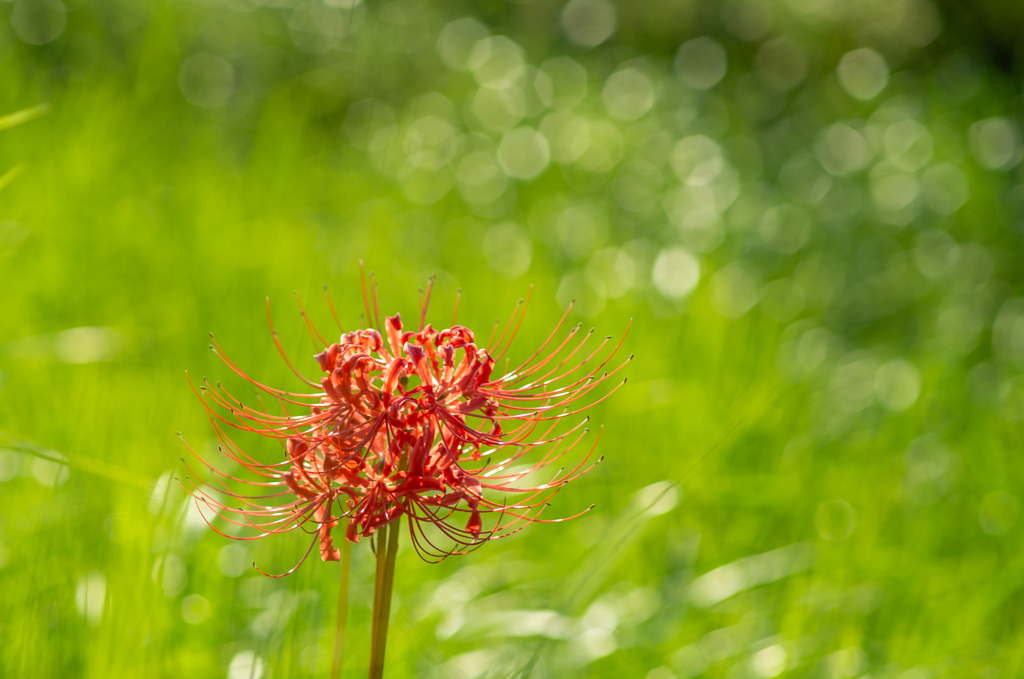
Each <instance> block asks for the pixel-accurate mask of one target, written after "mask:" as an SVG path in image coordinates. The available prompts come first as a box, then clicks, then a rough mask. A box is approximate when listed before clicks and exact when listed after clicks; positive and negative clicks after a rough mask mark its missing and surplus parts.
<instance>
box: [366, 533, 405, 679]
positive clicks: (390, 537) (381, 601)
mask: <svg viewBox="0 0 1024 679" xmlns="http://www.w3.org/2000/svg"><path fill="white" fill-rule="evenodd" d="M400 530H401V524H399V523H397V522H395V523H392V524H390V525H387V526H384V527H383V528H381V529H380V531H378V537H377V580H376V585H375V587H374V591H373V631H372V637H373V638H372V641H371V643H370V649H371V650H370V654H371V655H370V679H381V678H382V677H383V676H384V653H385V650H386V647H387V642H388V622H389V621H390V619H391V593H392V591H393V589H394V582H395V557H396V555H397V554H398V533H399V531H400Z"/></svg>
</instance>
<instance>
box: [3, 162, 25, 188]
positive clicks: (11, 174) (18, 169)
mask: <svg viewBox="0 0 1024 679" xmlns="http://www.w3.org/2000/svg"><path fill="white" fill-rule="evenodd" d="M24 170H25V163H18V164H17V165H15V166H14V167H12V168H11V169H10V170H8V171H7V172H4V173H3V175H0V191H3V190H4V189H5V188H7V185H8V184H10V183H11V182H13V181H14V180H15V179H17V178H18V175H20V174H21V173H22V172H23V171H24Z"/></svg>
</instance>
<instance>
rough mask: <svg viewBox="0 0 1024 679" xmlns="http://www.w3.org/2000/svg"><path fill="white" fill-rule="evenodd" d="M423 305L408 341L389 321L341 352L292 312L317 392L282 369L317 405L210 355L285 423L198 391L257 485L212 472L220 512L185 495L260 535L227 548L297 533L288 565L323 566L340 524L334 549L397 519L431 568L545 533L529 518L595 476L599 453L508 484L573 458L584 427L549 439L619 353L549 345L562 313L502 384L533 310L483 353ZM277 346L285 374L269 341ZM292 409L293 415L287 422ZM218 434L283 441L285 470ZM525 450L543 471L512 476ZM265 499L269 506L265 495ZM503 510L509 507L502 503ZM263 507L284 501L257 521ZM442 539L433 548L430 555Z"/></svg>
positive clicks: (576, 340)
mask: <svg viewBox="0 0 1024 679" xmlns="http://www.w3.org/2000/svg"><path fill="white" fill-rule="evenodd" d="M325 292H326V288H325ZM429 298H430V286H428V289H427V292H426V295H425V297H424V302H423V304H422V305H421V313H420V323H419V328H418V330H416V331H411V330H406V329H405V327H404V325H403V323H402V320H401V317H400V316H399V315H398V314H396V315H394V316H390V317H388V318H387V319H386V320H385V322H384V324H383V328H384V331H385V334H384V335H381V333H380V332H378V331H377V330H375V329H373V328H369V329H363V330H357V331H355V332H350V333H343V334H342V335H341V338H340V341H338V342H336V343H328V342H326V341H324V339H323V337H322V336H321V335H320V334H319V332H317V330H316V328H314V327H313V325H312V323H310V322H309V320H308V318H307V317H306V314H305V312H303V318H304V319H305V320H306V327H307V329H308V331H309V334H310V337H311V338H312V339H313V341H314V342H315V343H316V344H318V345H319V346H321V347H322V348H323V350H322V351H321V352H320V353H318V354H317V355H316V356H315V357H314V358H315V359H316V361H317V364H318V365H319V368H320V370H321V373H322V375H323V376H322V377H321V378H320V381H319V383H318V382H314V381H311V380H308V379H306V378H305V377H303V376H302V375H301V374H300V373H299V372H298V371H296V370H295V368H294V367H292V370H293V371H294V372H295V373H296V375H298V376H299V377H300V379H302V380H303V381H304V382H305V383H306V384H307V385H309V386H310V387H312V388H313V390H314V392H313V393H294V392H285V391H280V390H277V389H273V388H271V387H268V386H265V385H263V384H260V383H258V382H256V381H255V380H253V379H252V378H250V377H248V376H247V375H246V374H245V373H244V372H242V371H241V370H240V369H239V368H238V367H237V366H236V365H235V364H234V363H233V362H232V361H231V360H230V359H229V358H228V357H227V356H226V355H225V354H224V352H223V351H222V350H221V349H220V346H219V345H216V342H215V343H214V346H213V348H214V350H215V351H216V352H217V353H218V355H219V356H220V357H221V358H222V359H223V360H224V362H225V363H226V364H227V365H228V366H229V367H230V368H231V369H232V370H234V371H235V372H236V373H238V374H239V375H241V376H242V377H243V378H245V379H246V380H248V381H249V382H250V383H252V384H253V385H255V386H256V387H257V388H259V389H260V390H262V391H263V392H265V393H266V394H267V395H268V396H271V397H273V398H274V399H275V400H276V401H277V402H278V403H279V404H280V406H281V410H282V414H280V415H273V414H270V413H269V412H267V411H266V409H263V408H260V409H254V408H250V407H248V406H246V405H244V404H243V403H242V402H241V401H239V400H238V399H236V398H235V397H234V396H232V395H231V394H230V393H228V391H227V390H226V389H224V388H223V387H222V386H221V385H220V384H218V385H217V386H216V387H210V386H209V385H204V386H203V387H201V390H202V392H201V393H199V392H197V393H199V396H200V398H201V399H202V400H203V403H204V404H205V405H206V408H207V411H208V414H209V419H210V422H211V424H212V426H213V428H214V431H215V432H216V434H217V436H218V438H219V439H220V441H221V442H222V447H221V450H222V451H223V452H224V453H225V454H226V455H227V456H228V457H230V458H231V459H232V460H234V461H235V462H237V463H239V464H240V465H242V466H243V467H244V468H245V469H247V470H248V471H249V472H251V473H252V474H253V475H255V477H257V480H255V481H250V480H242V479H240V478H237V477H235V476H231V475H228V474H226V473H223V472H220V471H218V470H216V469H214V468H213V467H212V466H210V465H208V464H207V465H206V466H207V467H209V468H210V470H211V471H212V472H214V479H215V483H216V485H215V486H214V485H212V484H207V485H209V486H210V487H212V488H214V489H215V490H217V491H219V492H221V493H223V494H225V495H226V496H227V497H228V498H231V501H230V502H229V501H224V502H221V501H216V500H214V499H213V497H212V496H211V494H210V493H206V492H203V491H202V490H200V489H199V488H198V487H197V486H193V487H192V488H191V492H192V493H193V496H194V497H195V498H196V501H197V503H200V502H201V503H202V504H205V505H206V507H208V508H209V509H211V510H212V511H213V512H215V513H216V514H217V515H219V516H220V517H221V518H223V519H224V520H225V521H227V522H229V523H232V524H235V525H238V526H246V527H249V528H251V529H254V530H255V533H256V534H255V535H251V536H246V537H241V538H237V539H259V538H262V537H265V536H267V535H271V534H274V533H280V532H284V531H288V530H292V529H294V528H298V527H302V528H304V529H306V530H307V531H310V532H315V533H316V534H317V537H316V538H315V539H314V541H313V543H312V544H310V548H309V549H308V550H307V551H306V555H305V556H303V558H302V560H301V561H300V562H299V564H298V565H301V563H302V562H303V561H305V558H306V556H308V555H309V553H310V552H311V551H312V548H313V546H314V545H315V544H319V545H320V556H321V558H322V559H323V560H325V561H330V560H337V559H338V550H337V549H336V548H335V547H334V542H333V536H332V531H333V529H334V528H335V527H336V526H337V525H338V524H339V522H341V521H344V522H346V524H347V525H346V529H345V538H347V539H348V540H351V541H353V542H358V541H359V539H360V537H365V536H369V535H370V534H371V533H373V532H374V531H375V530H377V529H378V528H380V527H381V526H383V525H386V524H389V523H391V522H393V521H396V520H401V519H402V518H403V517H404V519H405V520H406V521H407V523H408V526H409V532H410V535H411V536H412V539H413V543H414V545H415V547H416V550H417V552H418V553H419V554H420V556H421V557H423V558H424V559H427V560H440V559H443V558H444V557H446V556H449V555H451V554H461V553H465V552H466V551H467V550H469V549H472V548H475V547H478V546H480V545H481V544H483V543H484V542H486V541H488V540H493V539H497V538H500V537H505V536H507V535H510V534H512V533H514V532H516V531H518V530H521V529H522V528H523V527H525V526H526V525H528V524H530V523H535V522H543V523H548V522H552V521H549V520H546V519H541V518H539V517H540V514H541V512H542V511H543V509H544V508H545V507H546V506H547V503H548V501H549V500H550V499H551V497H552V496H553V495H554V494H555V493H557V492H558V490H559V489H561V488H562V487H563V486H564V485H565V484H567V483H568V482H570V481H572V480H573V479H576V478H578V477H579V476H581V475H582V474H584V473H586V472H587V471H589V470H590V469H591V468H593V466H594V464H596V462H589V461H590V458H591V455H592V453H593V451H594V448H595V447H596V444H597V441H596V440H595V441H594V442H593V443H592V444H589V445H588V446H587V448H588V449H587V451H586V453H585V454H584V455H583V456H582V459H580V460H579V461H578V462H577V463H576V464H575V465H574V466H573V467H572V468H571V469H566V468H565V467H564V466H560V467H559V468H558V469H557V471H555V472H554V473H553V474H552V475H551V476H550V477H549V478H547V479H546V480H545V481H544V482H543V483H539V484H538V483H536V482H533V483H531V484H528V485H526V486H520V485H518V483H519V482H520V481H522V480H523V479H524V478H525V477H527V476H529V475H534V474H535V473H540V472H541V471H542V470H543V469H545V468H546V467H549V466H551V465H553V464H554V463H555V462H557V461H559V460H560V459H561V458H563V457H564V456H565V455H566V454H567V453H569V452H571V451H572V450H573V449H574V448H576V447H577V446H580V445H582V441H583V440H584V437H585V436H586V434H587V432H588V429H586V428H585V424H586V422H587V420H588V419H589V418H586V419H581V420H579V421H577V422H576V424H573V425H571V426H569V427H568V428H565V427H562V426H560V425H561V424H562V422H563V421H566V420H568V419H571V418H573V417H574V416H576V415H579V414H580V413H581V412H582V411H584V410H586V408H588V407H590V406H591V405H594V404H595V403H598V402H600V401H601V400H603V399H604V398H607V397H608V396H609V395H610V393H611V392H609V393H607V394H605V395H604V396H602V397H601V398H599V399H597V400H596V401H591V402H588V401H586V400H584V399H585V398H586V397H587V396H589V395H590V394H591V392H593V391H594V390H595V389H596V388H597V386H598V385H599V384H600V383H601V382H603V381H604V380H606V379H608V378H609V377H611V376H612V375H614V374H615V373H617V372H618V371H619V370H621V369H622V368H623V367H624V366H625V364H626V363H627V362H628V361H629V360H630V359H631V358H632V356H630V358H629V359H626V360H625V361H623V362H622V363H621V364H619V365H618V366H616V367H615V368H614V369H612V370H610V371H605V370H604V368H605V365H606V364H607V363H608V361H609V360H610V359H611V358H612V356H613V355H614V354H615V353H616V351H617V350H618V349H619V347H620V346H621V344H622V340H620V341H619V342H618V344H617V345H615V346H614V348H612V349H611V350H610V351H608V352H607V355H605V356H604V357H603V358H602V359H601V360H597V357H598V356H599V355H601V354H602V353H604V349H605V348H606V346H607V345H608V342H609V341H610V340H611V337H607V338H605V340H603V341H602V342H600V343H599V344H598V346H597V347H596V348H594V349H592V350H585V349H584V347H585V346H586V343H587V340H588V339H589V338H590V337H591V335H592V333H593V331H592V330H591V332H589V333H586V334H584V335H583V336H582V337H580V332H579V330H580V326H579V325H577V326H575V327H573V328H572V329H571V330H569V331H568V332H567V333H566V335H565V337H564V338H563V339H562V340H560V341H559V340H557V339H556V338H557V336H558V334H559V331H560V329H561V328H562V326H563V325H564V323H565V319H566V317H567V316H568V313H569V311H568V310H566V313H565V315H563V317H562V319H561V320H560V321H559V323H558V325H557V326H556V327H555V329H554V331H552V333H551V335H550V336H549V337H548V339H547V340H546V341H545V342H544V343H543V344H542V345H541V346H540V348H538V349H537V350H536V351H535V352H534V353H533V354H532V355H531V356H530V357H529V358H528V359H527V360H526V361H525V362H523V363H522V364H521V365H520V366H518V367H517V368H515V369H512V370H508V362H507V360H506V363H505V367H504V369H503V370H502V374H501V376H500V377H499V376H495V374H494V372H495V367H496V365H497V363H498V362H499V361H501V359H502V358H503V357H504V355H505V352H506V351H507V350H508V348H509V345H510V344H511V342H512V339H513V338H514V336H515V334H516V332H517V331H518V329H519V326H520V324H521V323H522V320H523V316H524V315H525V312H526V307H527V306H528V300H527V303H526V304H524V303H523V302H520V305H519V306H518V307H517V308H516V311H515V313H514V314H513V316H512V319H511V320H510V321H509V323H508V325H507V326H506V327H505V330H504V332H502V334H501V335H500V336H499V337H498V338H497V340H494V341H488V342H487V345H486V346H487V347H491V349H487V348H484V347H481V346H478V345H477V343H476V338H475V336H474V334H473V332H472V331H470V330H469V329H468V328H466V327H463V326H461V325H453V326H452V327H450V328H447V329H444V330H440V331H438V330H435V329H433V328H432V327H431V326H430V325H429V324H425V323H424V321H425V317H426V305H427V302H428V301H429ZM364 300H365V286H364ZM328 303H330V297H329V296H328ZM366 306H367V317H368V318H369V317H375V314H371V313H370V306H369V302H367V305H366ZM376 306H377V300H376V295H375V294H374V295H373V308H374V309H376ZM456 306H457V305H456ZM300 309H301V306H300ZM333 309H334V307H333V304H331V310H332V312H333ZM335 319H336V320H337V316H335ZM378 319H379V317H378ZM268 321H269V303H268ZM377 325H378V326H379V325H380V323H379V320H378V323H377ZM339 328H340V323H339ZM496 328H497V326H495V329H496ZM271 330H272V331H273V325H272V324H271ZM627 330H628V328H627ZM510 331H511V332H510ZM493 334H494V333H493V332H492V337H491V339H492V340H493ZM273 335H274V341H275V343H276V344H277V347H278V350H279V351H280V352H281V355H282V356H283V357H284V358H285V361H288V359H287V356H285V354H284V351H283V349H282V348H281V345H280V342H279V341H278V340H277V334H276V332H274V333H273ZM624 338H625V335H624V336H623V339H624ZM289 366H291V363H290V362H289ZM624 383H625V380H622V382H621V383H619V385H618V386H621V384H624ZM618 386H617V387H616V389H617V388H618ZM614 390H615V389H613V390H612V392H614ZM204 395H205V397H204ZM292 409H295V410H298V411H300V412H301V414H292V413H291V410H292ZM224 425H229V426H231V427H235V428H237V429H242V430H245V431H249V432H255V433H258V434H261V435H263V436H266V437H269V438H276V439H279V440H281V441H282V443H283V444H284V447H285V450H286V457H285V459H284V460H283V461H281V462H278V463H274V464H262V463H260V462H259V461H257V460H256V459H254V458H252V457H251V456H249V455H247V454H246V453H244V452H243V451H242V450H241V449H239V448H238V447H237V446H236V445H235V444H234V443H233V442H232V441H231V439H230V438H229V437H228V436H227V434H226V433H225V428H224ZM597 438H599V436H598V437H597ZM535 450H537V451H540V453H539V459H538V460H536V461H534V462H532V463H530V464H527V465H523V466H520V465H521V459H522V458H524V457H525V456H526V455H528V454H529V453H531V452H533V451H535ZM498 458H500V459H498ZM495 460H496V461H495ZM599 461H600V460H597V462H599ZM204 464H206V463H205V462H204ZM513 465H516V466H515V467H513ZM239 483H241V484H247V485H250V486H254V487H256V488H257V489H260V490H259V491H258V494H255V495H244V494H239V493H236V492H235V491H234V487H235V485H236V484H239ZM262 489H266V490H269V491H273V492H270V493H269V494H262V493H263V492H264V491H263V490H262ZM509 498H513V499H515V501H514V502H512V503H510V500H509ZM516 498H517V499H516ZM270 499H279V500H282V499H287V501H286V502H284V503H283V504H279V505H277V506H268V505H267V504H266V502H267V500H270ZM234 500H237V501H238V503H240V506H236V503H235V502H234ZM200 508H201V509H202V507H200ZM585 511H586V510H584V512H585ZM584 512H581V514H582V513H584ZM578 515H579V514H577V515H576V516H578ZM487 518H490V519H491V520H486V519H487ZM566 518H574V517H566ZM563 520H566V519H555V520H553V521H563ZM485 523H486V524H487V526H488V527H486V528H485ZM214 530H217V529H216V528H214ZM218 532H220V531H218ZM221 534H224V533H221ZM442 536H443V538H445V539H444V540H443V542H444V544H438V538H441V537H442ZM229 537H233V536H229ZM298 565H297V566H296V568H297V567H298ZM292 570H294V568H293V569H292ZM289 572H291V571H289Z"/></svg>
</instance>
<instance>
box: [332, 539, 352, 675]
mask: <svg viewBox="0 0 1024 679" xmlns="http://www.w3.org/2000/svg"><path fill="white" fill-rule="evenodd" d="M351 566H352V543H351V542H349V541H348V540H343V541H342V544H341V577H340V578H339V582H338V620H337V623H336V624H335V629H334V664H333V665H332V667H331V679H338V677H340V676H341V666H342V662H343V660H344V658H345V630H346V628H347V626H348V574H349V570H350V569H351Z"/></svg>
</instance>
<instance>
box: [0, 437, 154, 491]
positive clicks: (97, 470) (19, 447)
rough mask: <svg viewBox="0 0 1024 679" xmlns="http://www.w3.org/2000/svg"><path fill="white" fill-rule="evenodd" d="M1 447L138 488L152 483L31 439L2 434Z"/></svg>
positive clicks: (127, 471) (102, 462)
mask: <svg viewBox="0 0 1024 679" xmlns="http://www.w3.org/2000/svg"><path fill="white" fill-rule="evenodd" d="M0 449H6V450H10V451H12V452H16V453H24V454H25V455H31V456H32V457H37V458H39V459H41V460H48V461H49V462H56V463H58V464H62V465H66V466H67V467H70V468H71V469H76V470H78V471H81V472H85V473H86V474H92V475H93V476H102V477H103V478H105V479H109V480H111V481H116V482H118V483H123V484H126V485H129V486H134V487H136V488H141V489H146V490H148V488H149V485H150V484H149V482H148V481H146V480H144V479H141V478H139V477H138V476H137V475H136V474H134V473H132V472H131V471H129V470H127V469H125V468H124V467H120V466H118V465H116V464H111V463H109V462H104V461H102V460H97V459H95V458H92V457H87V456H85V455H75V456H74V457H67V456H65V455H64V454H62V453H58V452H56V451H54V450H49V449H47V448H43V447H42V446H37V445H36V444H34V443H31V442H29V441H23V440H21V439H16V438H13V437H11V436H7V435H6V434H0Z"/></svg>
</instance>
